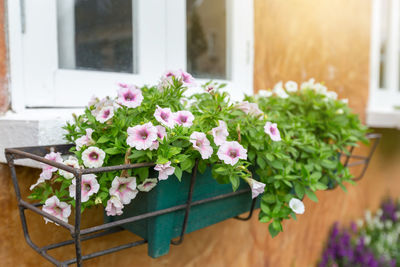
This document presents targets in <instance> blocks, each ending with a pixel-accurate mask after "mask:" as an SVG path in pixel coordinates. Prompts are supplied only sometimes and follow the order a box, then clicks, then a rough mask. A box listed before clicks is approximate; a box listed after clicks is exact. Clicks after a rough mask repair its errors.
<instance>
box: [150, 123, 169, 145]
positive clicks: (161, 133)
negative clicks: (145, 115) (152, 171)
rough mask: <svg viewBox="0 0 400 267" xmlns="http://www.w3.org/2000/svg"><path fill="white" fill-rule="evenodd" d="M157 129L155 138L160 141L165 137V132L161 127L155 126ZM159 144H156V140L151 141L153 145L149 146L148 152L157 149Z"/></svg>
mask: <svg viewBox="0 0 400 267" xmlns="http://www.w3.org/2000/svg"><path fill="white" fill-rule="evenodd" d="M155 127H156V128H157V137H158V138H159V139H161V140H163V139H164V137H165V136H166V135H167V131H166V130H165V128H164V127H163V126H161V125H157V126H155ZM159 145H160V144H159V143H158V140H156V141H153V144H152V145H151V147H150V148H149V149H150V150H154V149H158V146H159Z"/></svg>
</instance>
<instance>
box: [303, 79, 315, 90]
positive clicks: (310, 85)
mask: <svg viewBox="0 0 400 267" xmlns="http://www.w3.org/2000/svg"><path fill="white" fill-rule="evenodd" d="M314 83H315V79H314V78H311V79H309V80H308V81H306V82H303V83H302V84H301V86H300V89H301V90H306V89H314V86H315V84H314Z"/></svg>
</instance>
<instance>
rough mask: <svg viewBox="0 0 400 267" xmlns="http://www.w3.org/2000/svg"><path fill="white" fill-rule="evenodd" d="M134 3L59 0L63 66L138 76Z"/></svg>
mask: <svg viewBox="0 0 400 267" xmlns="http://www.w3.org/2000/svg"><path fill="white" fill-rule="evenodd" d="M132 2H133V1H131V0H58V2H57V11H58V12H57V13H58V44H59V46H58V54H59V67H60V68H64V69H85V70H97V71H113V72H126V73H135V72H136V69H135V60H134V57H135V51H134V47H135V45H134V43H135V42H136V40H135V38H134V25H133V22H134V18H133V13H134V12H133V9H134V8H133V7H132Z"/></svg>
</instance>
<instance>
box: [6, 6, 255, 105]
mask: <svg viewBox="0 0 400 267" xmlns="http://www.w3.org/2000/svg"><path fill="white" fill-rule="evenodd" d="M66 1H69V0H66ZM21 3H22V4H21ZM56 3H57V1H55V0H41V1H33V0H21V1H15V0H8V2H7V4H8V24H9V50H10V54H9V55H10V92H11V101H12V109H13V110H16V111H18V110H24V109H25V108H26V107H82V106H84V105H85V104H86V102H87V101H88V100H89V98H90V97H91V95H93V94H95V95H96V96H99V97H103V96H105V95H113V94H115V89H114V88H115V85H116V83H117V82H120V81H122V82H129V83H134V84H137V85H143V84H155V83H156V82H157V80H158V78H159V76H160V75H161V74H162V73H163V72H164V71H166V70H169V69H184V70H185V69H186V1H185V0H137V3H136V4H137V5H135V6H136V7H137V9H138V12H137V14H138V19H137V23H138V33H137V34H138V44H137V46H138V47H137V54H138V55H139V57H140V60H139V61H138V74H123V73H110V72H101V71H85V70H67V69H59V67H58V47H57V45H58V44H57V5H56ZM154 7H157V8H154ZM148 14H152V15H151V16H149V15H148ZM253 17H254V16H253V1H252V0H251V1H248V0H227V27H228V28H227V35H228V36H227V37H228V38H227V40H228V42H227V44H228V47H227V56H228V61H227V65H229V67H230V69H229V80H227V81H225V80H223V81H221V82H225V83H227V84H228V87H227V90H229V91H230V93H231V95H232V96H233V99H239V98H240V97H242V96H243V94H252V93H253V50H254V48H253V47H254V36H253V35H254V33H253ZM160 25H161V27H160ZM155 62H156V64H155ZM198 81H199V82H200V83H201V82H203V81H205V80H201V79H200V80H198Z"/></svg>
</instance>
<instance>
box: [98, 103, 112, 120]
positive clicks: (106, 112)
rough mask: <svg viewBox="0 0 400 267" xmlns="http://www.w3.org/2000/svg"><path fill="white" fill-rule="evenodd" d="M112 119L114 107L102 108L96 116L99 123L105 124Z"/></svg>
mask: <svg viewBox="0 0 400 267" xmlns="http://www.w3.org/2000/svg"><path fill="white" fill-rule="evenodd" d="M112 117H114V107H112V106H106V107H103V108H102V109H101V110H100V111H99V113H98V114H97V116H96V120H97V121H98V122H101V123H105V122H106V121H108V120H109V119H111V118H112Z"/></svg>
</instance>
